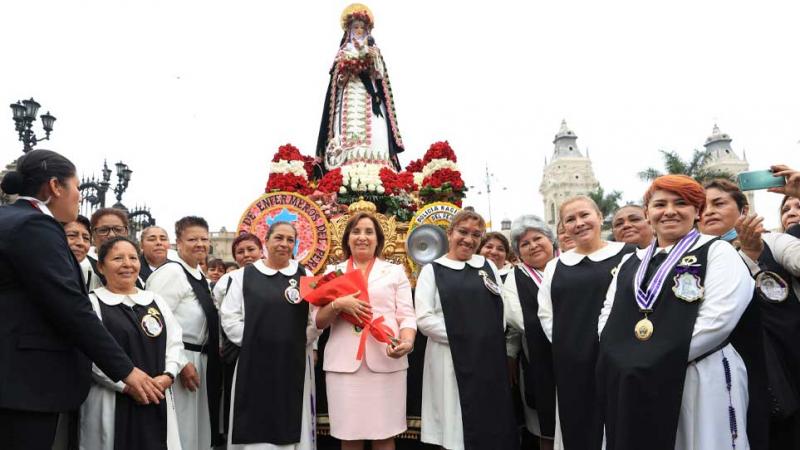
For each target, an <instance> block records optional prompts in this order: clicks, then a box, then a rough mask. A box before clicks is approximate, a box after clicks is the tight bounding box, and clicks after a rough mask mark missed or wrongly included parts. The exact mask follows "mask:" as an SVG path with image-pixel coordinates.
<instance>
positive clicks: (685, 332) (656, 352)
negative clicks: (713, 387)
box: [597, 240, 724, 450]
mask: <svg viewBox="0 0 800 450" xmlns="http://www.w3.org/2000/svg"><path fill="white" fill-rule="evenodd" d="M712 242H714V241H713V240H712V241H709V242H707V243H705V244H704V245H701V246H700V247H699V248H697V249H694V250H691V251H688V252H686V254H685V256H694V257H696V258H697V262H696V263H695V264H697V265H698V267H697V272H696V273H695V275H697V276H699V277H700V279H701V283H700V284H701V286H702V285H704V284H705V281H704V280H705V273H706V268H707V266H708V264H707V261H708V249H709V247H710V246H711V243H712ZM665 259H666V254H665V253H660V254H658V255H656V256H655V257H653V259H652V260H651V261H650V264H649V266H648V268H647V272H646V273H647V275H646V276H645V280H646V281H645V283H643V286H642V289H646V287H647V285H648V283H649V282H650V279H651V277H652V275H653V274H654V273H655V272H656V270H657V269H658V267H659V265H660V264H661V263H662V262H663V261H664V260H665ZM640 264H641V261H640V260H639V258H638V257H637V256H636V255H632V256H631V257H630V258H629V259H628V260H627V261H626V262H625V263H624V264H623V265H622V266H621V268H620V270H619V274H618V278H617V291H616V296H615V297H614V305H613V306H612V308H611V313H610V315H609V317H608V321H607V322H606V325H605V327H604V328H603V333H602V335H601V336H600V351H599V354H598V360H597V384H598V398H599V399H600V407H601V415H602V417H603V419H604V421H605V430H606V448H607V449H609V450H612V449H613V450H638V449H641V448H645V447H646V448H648V449H652V450H659V449H661V450H673V449H674V448H675V438H676V432H677V429H678V418H679V416H680V408H681V403H682V396H683V383H684V379H685V378H686V365H687V361H688V358H689V344H690V343H691V340H692V330H694V324H695V321H696V320H697V312H698V309H699V307H700V300H698V301H694V302H686V301H683V300H680V299H678V298H677V297H676V296H675V293H674V292H673V291H672V286H673V279H674V277H675V276H676V275H677V270H678V268H677V266H676V267H674V268H672V270H671V271H670V272H669V273H668V275H667V277H666V278H665V280H664V286H663V288H662V290H661V293H660V294H659V296H658V299H657V300H656V303H655V304H654V305H653V307H654V311H653V312H652V313H649V314H648V319H649V320H650V321H651V322H652V323H653V327H654V331H653V335H652V337H650V339H648V340H646V341H640V340H639V339H637V338H636V336H635V335H634V326H635V325H636V323H637V322H638V321H640V320H641V319H643V318H644V314H642V312H641V311H640V310H639V305H638V304H637V303H636V296H635V291H634V288H633V286H634V279H635V277H636V271H637V269H638V268H639V265H640ZM723 413H724V411H723Z"/></svg>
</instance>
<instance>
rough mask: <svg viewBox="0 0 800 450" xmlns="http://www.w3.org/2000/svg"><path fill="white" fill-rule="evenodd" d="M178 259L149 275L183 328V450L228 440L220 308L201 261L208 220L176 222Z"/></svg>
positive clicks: (177, 389) (177, 390)
mask: <svg viewBox="0 0 800 450" xmlns="http://www.w3.org/2000/svg"><path fill="white" fill-rule="evenodd" d="M175 237H176V243H177V247H178V257H177V258H176V261H172V260H170V261H168V262H167V263H165V264H164V265H162V266H161V267H159V268H158V269H156V270H155V271H154V272H153V273H152V274H151V275H150V277H148V278H147V290H149V291H153V292H155V293H157V294H159V295H161V297H162V298H163V299H164V300H165V301H166V303H167V305H169V307H170V309H172V312H173V314H174V315H175V317H176V318H177V319H178V322H179V323H180V324H181V328H182V329H183V347H184V351H183V354H184V357H185V358H186V360H187V363H186V366H184V367H183V370H181V373H180V376H179V377H178V378H180V380H179V381H177V382H176V383H175V386H174V388H173V394H174V397H175V409H176V411H177V416H178V426H179V430H180V435H181V445H182V447H183V450H207V449H208V448H210V447H211V446H212V444H213V445H220V444H222V443H223V442H224V439H222V433H221V429H220V420H219V417H220V409H221V408H220V402H221V400H222V398H221V397H222V365H221V361H220V352H219V313H218V311H217V308H216V306H215V305H214V301H213V299H212V296H211V290H210V288H209V285H208V281H207V280H206V278H205V276H203V272H202V271H201V270H200V261H202V260H204V259H205V258H206V256H207V255H208V248H209V239H208V223H207V222H206V221H205V219H203V218H201V217H195V216H188V217H184V218H182V219H180V220H178V221H177V222H176V223H175Z"/></svg>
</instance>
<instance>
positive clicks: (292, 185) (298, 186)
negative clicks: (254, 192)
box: [264, 173, 311, 195]
mask: <svg viewBox="0 0 800 450" xmlns="http://www.w3.org/2000/svg"><path fill="white" fill-rule="evenodd" d="M278 191H287V192H297V193H298V194H302V195H308V194H310V193H311V188H310V187H309V186H308V181H307V180H306V179H305V178H303V177H299V176H297V175H295V174H293V173H271V174H270V175H269V180H267V187H266V189H265V190H264V192H267V193H269V192H278Z"/></svg>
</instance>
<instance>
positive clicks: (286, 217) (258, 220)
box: [237, 192, 331, 273]
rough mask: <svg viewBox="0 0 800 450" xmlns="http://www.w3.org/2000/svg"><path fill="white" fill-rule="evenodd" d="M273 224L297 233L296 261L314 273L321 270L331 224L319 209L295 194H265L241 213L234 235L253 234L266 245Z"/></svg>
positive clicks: (306, 198) (329, 244)
mask: <svg viewBox="0 0 800 450" xmlns="http://www.w3.org/2000/svg"><path fill="white" fill-rule="evenodd" d="M275 222H290V223H292V224H293V225H294V226H295V228H296V229H297V241H296V242H295V247H294V255H295V256H294V259H295V260H297V261H298V262H299V263H301V264H303V265H304V266H305V267H306V268H308V270H310V271H312V272H314V273H316V272H318V271H319V270H320V269H322V268H323V267H324V265H325V261H326V260H327V259H328V252H329V251H330V248H331V236H330V223H329V222H328V219H327V218H326V217H325V214H324V213H323V212H322V210H321V209H320V207H319V205H317V204H316V203H315V202H314V201H313V200H311V199H309V198H308V197H305V196H303V195H300V194H295V193H294V192H270V193H269V194H264V195H262V196H261V197H259V198H258V199H256V201H254V202H253V203H251V204H250V205H249V206H248V207H247V209H246V210H245V211H244V214H242V218H241V219H240V220H239V226H238V227H237V234H240V233H244V232H247V233H252V234H255V235H256V236H258V237H259V239H261V241H262V242H264V243H265V244H266V236H267V231H268V230H269V227H270V226H271V225H272V224H273V223H275ZM265 253H266V249H265Z"/></svg>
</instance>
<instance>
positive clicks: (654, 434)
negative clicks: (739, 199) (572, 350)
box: [597, 175, 758, 450]
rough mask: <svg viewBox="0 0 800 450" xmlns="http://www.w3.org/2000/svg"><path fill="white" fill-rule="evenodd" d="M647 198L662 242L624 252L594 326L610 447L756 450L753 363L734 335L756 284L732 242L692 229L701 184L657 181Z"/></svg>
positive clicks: (667, 178) (700, 207)
mask: <svg viewBox="0 0 800 450" xmlns="http://www.w3.org/2000/svg"><path fill="white" fill-rule="evenodd" d="M644 203H645V206H646V212H647V218H648V220H649V221H650V224H651V225H652V226H653V228H654V229H655V232H656V241H654V242H653V243H652V244H651V245H650V246H649V247H648V248H645V249H638V250H637V251H636V253H635V254H633V255H628V256H626V259H625V260H624V262H623V263H622V264H621V265H620V268H619V270H618V272H617V274H616V275H615V279H614V281H613V282H612V283H611V286H610V287H609V290H608V294H607V297H606V302H605V305H604V306H603V311H602V313H601V316H600V321H599V324H598V332H599V335H600V353H599V357H598V362H597V382H598V390H599V392H600V396H599V398H600V404H601V408H602V410H603V413H604V419H605V432H606V444H607V448H608V449H614V450H623V449H641V448H648V449H654V450H660V449H663V450H667V449H668V450H672V449H681V450H692V449H696V450H705V449H723V448H734V449H748V448H751V444H750V442H748V429H747V425H748V424H747V410H748V369H747V368H746V367H745V362H744V360H743V359H742V357H741V356H740V354H739V352H738V351H737V349H736V348H734V347H733V345H732V344H731V343H730V342H729V340H730V335H731V333H732V332H733V330H734V328H735V327H736V326H737V324H738V323H739V320H740V318H741V317H742V315H743V314H744V313H745V310H747V308H748V306H749V304H750V300H751V298H752V296H753V286H754V284H753V280H752V278H751V277H750V276H749V275H750V274H749V272H748V270H747V267H746V266H745V264H744V263H743V262H742V260H741V258H740V257H739V255H738V254H737V253H736V250H735V249H734V248H733V247H732V246H731V245H730V244H728V243H727V242H724V241H722V240H718V239H715V237H714V236H709V235H704V234H701V233H699V232H698V231H697V230H696V229H695V228H694V225H695V222H696V221H697V220H698V219H699V217H700V214H702V212H703V207H704V204H705V193H704V191H703V188H702V187H701V186H700V185H699V184H698V183H697V182H696V181H694V180H693V179H691V178H689V177H686V176H683V175H667V176H663V177H659V178H657V179H656V180H655V181H653V183H652V185H651V186H650V188H649V189H648V191H647V193H646V194H645V198H644ZM753 448H758V447H753Z"/></svg>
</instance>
